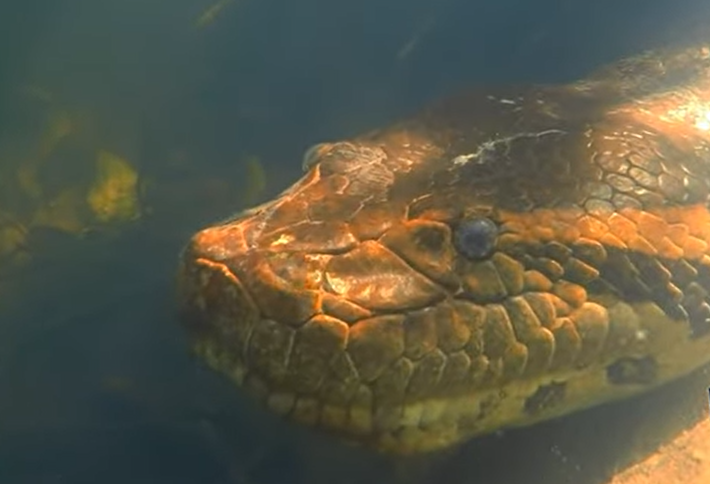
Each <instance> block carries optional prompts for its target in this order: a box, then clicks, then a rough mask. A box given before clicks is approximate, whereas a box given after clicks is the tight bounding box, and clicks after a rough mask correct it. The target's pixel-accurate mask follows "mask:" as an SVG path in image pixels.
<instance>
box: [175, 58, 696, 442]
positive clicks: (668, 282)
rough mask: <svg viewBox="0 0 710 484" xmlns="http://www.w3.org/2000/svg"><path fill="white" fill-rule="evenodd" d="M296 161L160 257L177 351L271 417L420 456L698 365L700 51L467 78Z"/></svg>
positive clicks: (626, 392)
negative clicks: (464, 84)
mask: <svg viewBox="0 0 710 484" xmlns="http://www.w3.org/2000/svg"><path fill="white" fill-rule="evenodd" d="M304 168H305V170H306V173H305V175H304V177H303V178H302V179H301V180H299V181H298V182H296V184H294V185H293V186H292V187H291V188H289V189H288V190H286V191H285V192H284V193H282V194H281V195H280V196H278V197H277V198H275V199H274V200H273V201H271V202H268V203H266V204H264V205H262V206H259V207H256V208H254V209H251V210H249V211H246V212H244V213H241V214H239V215H238V216H236V217H235V218H233V219H231V220H227V221H224V222H222V223H219V224H216V225H214V226H212V227H209V228H206V229H204V230H202V231H201V232H199V233H197V234H196V235H195V236H194V237H193V238H192V240H191V241H190V243H189V244H188V246H187V247H186V249H185V251H184V253H183V256H182V260H181V268H180V287H181V295H180V298H181V299H180V300H181V304H182V314H183V320H184V324H185V327H186V328H187V330H188V332H189V335H190V337H191V341H192V344H193V348H194V351H195V352H196V354H197V355H199V356H200V357H201V358H203V359H204V360H206V362H207V363H208V364H209V365H210V366H211V367H213V368H214V369H215V370H217V371H219V372H222V373H224V374H225V375H227V376H228V377H229V378H231V379H232V380H233V381H234V382H235V383H236V384H238V385H240V386H242V387H244V388H245V389H246V390H247V391H248V392H250V393H251V394H253V395H254V396H255V397H256V398H258V399H260V400H261V401H263V402H264V403H265V404H266V405H268V406H269V407H270V408H271V409H273V410H274V411H275V412H278V413H280V414H283V415H286V416H288V417H290V418H292V419H294V420H296V421H299V422H302V423H306V424H309V425H313V426H316V427H320V428H323V429H326V430H328V431H330V432H334V433H336V434H339V435H341V436H342V437H344V438H345V439H347V440H350V441H355V442H360V443H362V444H364V445H367V446H371V447H374V448H376V449H378V450H380V451H385V452H397V453H412V452H420V451H429V450H434V449H439V448H442V447H446V446H450V445H453V444H455V443H457V442H460V441H462V440H464V439H467V438H471V437H473V436H476V435H481V434H485V433H489V432H492V431H495V430H498V429H501V428H505V427H510V426H520V425H529V424H532V423H535V422H538V421H541V420H546V419H550V418H554V417H557V416H560V415H563V414H566V413H569V412H573V411H576V410H579V409H581V408H584V407H588V406H591V405H596V404H600V403H603V402H607V401H611V400H614V399H618V398H624V397H627V396H630V395H633V394H636V393H639V392H643V391H645V390H648V389H650V388H653V387H656V386H658V385H661V384H663V383H664V382H667V381H669V380H672V379H675V378H677V377H679V376H681V375H684V374H686V373H688V372H689V371H691V370H693V369H695V368H697V367H698V366H700V365H702V364H703V363H705V362H707V361H708V360H710V305H709V304H708V303H709V302H710V296H709V295H708V291H710V249H708V246H709V244H710V212H708V205H707V204H708V195H710V50H709V49H708V48H707V47H705V46H695V47H691V48H686V49H679V50H668V51H661V52H652V53H647V54H643V55H641V56H638V57H635V58H631V59H627V60H624V61H621V62H618V63H616V64H613V65H611V66H608V67H607V68H605V69H602V70H601V71H599V72H597V73H595V74H593V75H592V76H590V77H588V78H586V79H584V80H581V81H578V82H574V83H571V84H566V85H552V86H508V87H499V88H494V89H489V90H480V91H473V92H468V93H465V94H462V95H459V96H457V97H453V98H451V99H449V100H444V101H443V102H441V103H439V104H436V105H434V106H433V107H431V108H430V109H427V110H424V111H423V112H422V113H420V114H419V115H418V116H415V117H413V118H411V119H409V120H405V121H402V122H400V123H397V124H394V125H392V126H390V127H387V128H384V129H381V130H378V131H374V132H371V133H368V134H365V135H363V136H360V137H358V138H355V139H352V140H348V141H342V142H336V143H330V144H323V145H319V146H317V147H315V148H314V149H312V150H310V151H309V152H308V153H307V154H306V158H305V162H304ZM480 218H484V219H486V220H488V221H490V222H493V224H495V227H497V236H496V237H495V238H494V239H493V246H492V247H493V249H492V250H491V251H489V252H488V253H486V254H485V256H482V257H479V258H471V257H467V256H466V255H465V254H463V253H460V252H459V251H458V250H457V247H460V246H457V244H456V243H455V237H454V234H455V233H456V231H457V230H458V229H459V227H461V226H463V225H464V224H465V223H466V221H467V220H470V219H480ZM494 235H495V234H494Z"/></svg>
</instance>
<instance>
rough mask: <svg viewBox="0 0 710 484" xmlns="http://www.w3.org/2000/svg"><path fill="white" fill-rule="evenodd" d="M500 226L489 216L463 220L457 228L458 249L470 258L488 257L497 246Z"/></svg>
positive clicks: (455, 236) (456, 242)
mask: <svg viewBox="0 0 710 484" xmlns="http://www.w3.org/2000/svg"><path fill="white" fill-rule="evenodd" d="M497 238H498V227H497V226H496V224H495V223H493V221H492V220H490V219H488V218H475V219H471V220H466V221H464V222H462V223H461V224H460V225H459V226H458V227H457V229H456V233H455V235H454V244H455V245H456V249H457V250H458V251H459V252H461V253H462V254H463V255H464V256H465V257H467V258H469V259H483V258H485V257H488V256H489V255H491V253H492V252H493V249H494V248H495V244H496V239H497Z"/></svg>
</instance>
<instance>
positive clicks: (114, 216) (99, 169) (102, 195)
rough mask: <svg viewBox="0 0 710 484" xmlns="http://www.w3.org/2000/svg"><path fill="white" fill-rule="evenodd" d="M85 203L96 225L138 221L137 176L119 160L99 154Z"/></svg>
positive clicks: (117, 157) (126, 162) (115, 156)
mask: <svg viewBox="0 0 710 484" xmlns="http://www.w3.org/2000/svg"><path fill="white" fill-rule="evenodd" d="M86 200H87V202H88V204H89V207H90V208H91V211H92V212H93V214H94V216H95V217H96V218H97V219H98V220H99V221H100V222H103V223H108V222H124V221H129V220H133V219H135V218H138V217H139V216H140V206H139V201H138V173H137V172H136V170H135V169H134V168H133V167H132V166H131V164H130V163H129V162H128V161H126V160H124V159H123V158H121V157H120V156H118V155H116V154H114V153H110V152H108V151H100V152H99V153H98V157H97V160H96V179H95V180H94V183H93V184H92V186H91V188H90V189H89V193H88V195H87V198H86Z"/></svg>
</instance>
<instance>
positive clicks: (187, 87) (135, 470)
mask: <svg viewBox="0 0 710 484" xmlns="http://www.w3.org/2000/svg"><path fill="white" fill-rule="evenodd" d="M0 10H2V12H0V483H2V484H14V483H71V484H73V483H99V482H100V483H103V484H107V483H111V484H113V483H132V484H135V483H171V484H174V483H201V484H203V483H208V484H212V483H214V484H217V483H225V484H226V483H249V484H252V483H253V484H275V483H306V482H308V483H336V484H337V483H353V484H354V483H361V482H378V483H379V482H383V483H384V482H388V483H389V482H402V483H409V482H412V483H415V482H416V483H429V482H435V481H441V482H452V483H463V482H477V483H479V482H480V483H486V484H498V483H501V484H502V483H511V484H516V483H525V484H537V483H550V484H566V483H575V484H576V483H582V484H595V483H601V482H603V479H604V477H605V476H607V475H608V474H609V473H610V472H611V470H612V469H613V468H614V466H615V465H616V455H617V454H618V450H619V449H621V448H624V447H625V446H631V445H632V443H633V442H634V441H635V440H634V432H637V431H639V432H640V431H641V430H642V429H644V428H645V426H647V425H648V423H649V422H650V421H652V420H653V419H654V417H655V413H656V412H658V411H659V409H662V408H667V407H670V403H668V404H667V401H666V399H667V398H668V397H667V396H666V395H667V394H663V395H660V394H659V395H658V396H657V397H656V399H655V400H651V401H650V403H648V402H647V403H643V404H641V403H627V404H625V405H621V406H618V407H615V408H613V409H606V410H603V411H602V410H600V411H595V412H591V413H588V414H585V416H582V417H575V418H572V419H567V420H563V421H560V422H554V423H551V424H547V425H544V426H541V427H537V428H533V429H528V430H524V431H520V432H513V433H506V434H504V435H498V436H493V437H490V438H487V439H483V440H481V441H477V442H473V443H471V444H469V445H467V446H464V447H463V448H461V449H457V450H456V451H453V452H451V453H447V454H446V455H443V456H436V457H434V458H426V459H416V460H415V461H399V460H393V459H391V458H384V457H379V456H372V455H369V454H368V453H367V452H364V451H359V450H355V449H350V448H348V447H345V446H342V445H340V444H339V443H334V442H332V441H331V440H329V439H327V438H324V437H322V436H314V435H311V434H310V433H309V432H307V431H305V430H303V429H298V428H293V427H291V426H290V425H284V424H283V423H281V422H279V421H278V420H276V419H275V418H273V417H272V416H270V415H265V414H264V413H263V412H261V411H260V410H259V409H256V408H254V406H253V405H252V404H251V403H250V402H248V401H244V400H243V399H242V397H241V395H240V394H239V393H238V392H237V391H236V390H234V389H232V388H231V387H230V386H229V385H228V384H226V383H225V382H223V381H222V380H220V379H219V378H217V377H216V376H215V375H212V374H211V373H209V372H208V371H206V370H204V369H203V368H202V367H201V366H200V365H199V364H198V363H197V362H195V361H193V360H191V359H190V358H189V356H188V354H187V351H186V347H187V345H186V341H185V340H184V338H183V334H182V332H181V330H180V327H179V325H178V324H177V322H176V320H175V314H174V308H175V301H174V284H173V274H174V272H175V269H176V262H177V256H178V253H179V251H180V249H181V247H182V245H183V244H184V243H185V241H186V240H187V238H188V237H189V235H190V234H191V233H192V232H194V231H195V230H197V229H198V228H199V227H201V226H203V225H205V224H208V223H210V222H211V221H214V220H219V219H221V218H223V217H226V216H228V215H229V214H231V213H234V212H236V211H238V210H240V209H242V208H245V207H246V206H248V205H251V204H256V203H258V202H260V201H263V200H265V199H267V198H269V197H271V196H274V195H275V194H276V193H278V192H280V191H281V190H282V189H283V188H285V187H286V186H288V185H289V184H290V183H292V182H293V181H295V180H296V179H297V178H298V176H300V166H301V156H302V153H303V152H304V151H305V150H306V149H307V148H308V147H309V146H310V145H312V144H313V143H316V142H320V141H324V140H328V139H336V138H342V137H347V136H350V135H352V134H355V133H357V132H359V131H361V130H365V129H369V128H372V127H374V126H377V125H379V124H382V123H386V122H389V121H391V120H393V119H395V118H397V117H398V116H401V115H403V114H406V113H409V112H411V111H412V110H414V109H416V108H417V107H418V106H420V105H421V104H423V103H424V102H426V101H428V100H430V99H432V98H435V97H437V96H440V95H444V94H446V93H449V92H451V91H453V90H455V89H458V88H460V87H462V86H465V85H468V84H473V83H500V82H504V81H511V82H512V81H516V82H522V81H524V82H530V81H540V82H543V81H557V80H567V79H570V78H574V77H576V76H580V75H583V74H584V73H585V72H587V71H588V70H590V69H591V68H593V67H595V66H597V65H599V64H600V63H602V62H606V61H608V60H611V59H614V58H617V57H619V56H622V55H626V54H628V53H630V52H636V51H637V50H639V49H641V48H646V47H650V46H654V45H662V44H664V43H667V42H669V41H671V40H675V39H676V38H677V37H678V36H679V33H678V32H681V31H683V32H696V31H697V26H698V25H700V26H701V27H702V25H704V23H703V22H702V21H701V20H700V19H706V20H707V19H710V9H709V8H707V7H705V6H704V5H703V3H702V2H699V1H690V0H686V1H683V2H675V3H673V4H672V5H671V4H670V2H662V1H656V2H648V1H644V2H641V1H640V0H634V1H630V2H628V3H627V4H625V6H624V7H623V8H622V7H619V6H618V5H617V2H612V1H611V0H604V1H602V2H596V3H594V4H593V5H592V4H591V2H581V1H580V2H561V1H553V0H545V1H538V2H535V3H534V4H533V3H532V2H523V1H522V0H519V1H518V2H514V1H512V0H508V1H506V2H493V1H492V0H490V1H481V2H468V3H467V2H464V1H456V0H448V1H446V2H440V3H437V2H434V1H432V0H429V1H424V0H416V1H409V2H404V1H403V0H393V1H390V2H375V1H374V0H363V1H359V2H326V1H324V0H304V1H301V2H286V1H283V0H281V1H276V0H272V1H257V0H233V1H223V2H216V3H215V2H211V1H187V0H173V1H167V0H143V1H137V0H129V1H122V2H119V1H113V2H109V1H107V0H93V1H80V0H78V1H61V0H56V1H53V2H50V1H48V0H34V1H27V2H24V3H22V2H17V4H16V5H9V4H8V5H4V6H2V7H0ZM703 15H704V17H703ZM701 30H702V29H701ZM102 153H103V154H104V156H103V158H102ZM107 156H108V158H107ZM106 159H111V160H113V162H105V160H106ZM102 160H104V161H102ZM678 388H681V389H682V388H683V387H678ZM677 391H681V390H677ZM639 405H642V406H641V407H639ZM643 405H645V406H643ZM639 408H643V409H644V412H638V409H639ZM683 408H685V407H683ZM630 415H633V417H630ZM600 422H605V423H606V427H604V428H605V429H606V431H605V436H604V437H599V435H598V433H599V428H600V425H599V423H600ZM610 422H613V423H610ZM622 424H623V425H626V427H624V426H623V425H622ZM640 429H641V430H640Z"/></svg>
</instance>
